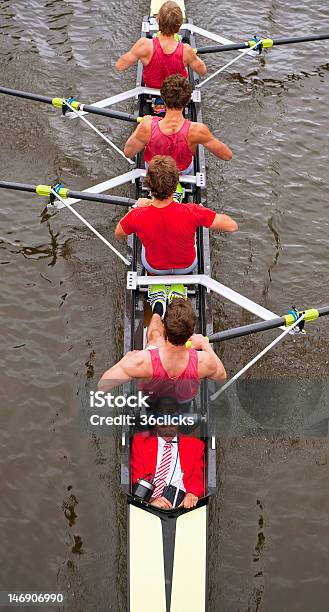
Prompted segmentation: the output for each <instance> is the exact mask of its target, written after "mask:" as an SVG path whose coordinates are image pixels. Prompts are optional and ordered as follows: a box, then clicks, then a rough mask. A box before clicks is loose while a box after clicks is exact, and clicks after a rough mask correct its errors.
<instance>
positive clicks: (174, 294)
mask: <svg viewBox="0 0 329 612" xmlns="http://www.w3.org/2000/svg"><path fill="white" fill-rule="evenodd" d="M167 297H168V304H171V302H172V301H173V299H174V298H179V299H181V300H187V287H185V286H184V285H182V284H177V285H170V287H167Z"/></svg>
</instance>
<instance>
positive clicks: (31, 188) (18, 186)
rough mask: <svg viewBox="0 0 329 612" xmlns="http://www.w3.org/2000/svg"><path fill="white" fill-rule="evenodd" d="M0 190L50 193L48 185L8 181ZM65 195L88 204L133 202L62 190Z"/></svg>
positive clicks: (132, 201)
mask: <svg viewBox="0 0 329 612" xmlns="http://www.w3.org/2000/svg"><path fill="white" fill-rule="evenodd" d="M0 189H15V190H17V191H26V192H29V193H38V195H43V196H47V195H50V193H51V187H50V186H49V185H26V184H25V183H13V182H8V181H0ZM62 192H64V193H65V198H74V199H76V200H88V201H90V202H103V203H104V204H117V205H119V206H133V205H134V204H135V200H133V199H132V198H124V197H121V196H110V195H100V194H98V193H88V192H86V191H70V190H69V189H62ZM61 195H62V196H63V193H61Z"/></svg>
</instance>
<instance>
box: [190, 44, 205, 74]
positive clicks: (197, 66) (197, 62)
mask: <svg viewBox="0 0 329 612" xmlns="http://www.w3.org/2000/svg"><path fill="white" fill-rule="evenodd" d="M184 63H185V64H186V65H187V66H189V67H190V68H191V70H193V71H194V72H196V73H197V74H199V75H200V76H203V75H204V74H206V72H207V66H206V64H205V63H204V62H203V61H202V60H201V59H200V58H199V57H198V56H197V54H196V53H195V51H194V50H193V49H192V47H191V46H190V45H188V44H185V45H184Z"/></svg>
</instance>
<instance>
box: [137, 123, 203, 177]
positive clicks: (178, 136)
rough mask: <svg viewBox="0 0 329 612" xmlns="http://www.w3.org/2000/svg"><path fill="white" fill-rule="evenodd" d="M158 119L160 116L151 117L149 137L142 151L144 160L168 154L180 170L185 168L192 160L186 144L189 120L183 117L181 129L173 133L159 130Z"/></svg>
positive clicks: (191, 154)
mask: <svg viewBox="0 0 329 612" xmlns="http://www.w3.org/2000/svg"><path fill="white" fill-rule="evenodd" d="M159 121H161V117H153V118H152V125H151V138H150V140H149V141H148V143H147V145H146V147H145V151H144V161H145V162H146V163H149V162H150V161H151V160H152V159H153V157H155V155H170V157H173V158H174V160H175V162H176V165H177V168H178V170H179V171H180V172H182V171H183V170H186V169H187V168H188V167H189V166H190V165H191V163H192V161H193V153H192V151H191V149H190V148H189V146H188V133H189V129H190V125H191V121H188V120H187V119H185V121H184V123H183V125H182V127H181V129H180V130H179V131H178V132H176V133H175V134H164V133H163V132H161V129H160V125H159Z"/></svg>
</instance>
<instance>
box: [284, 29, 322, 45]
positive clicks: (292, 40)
mask: <svg viewBox="0 0 329 612" xmlns="http://www.w3.org/2000/svg"><path fill="white" fill-rule="evenodd" d="M327 39H329V34H328V32H327V33H326V34H317V35H315V34H313V35H311V36H298V37H296V38H274V39H273V45H275V46H278V45H293V44H294V43H302V42H312V41H315V40H327Z"/></svg>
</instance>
